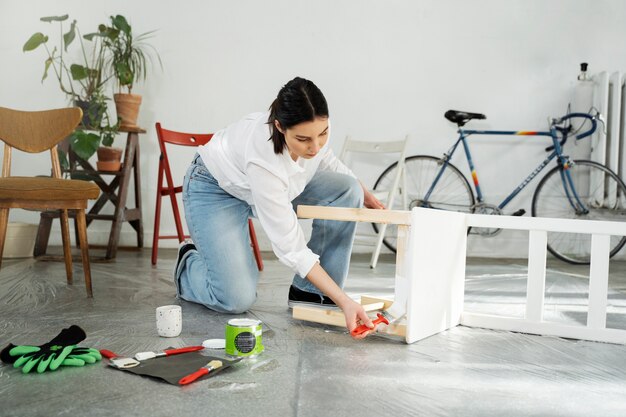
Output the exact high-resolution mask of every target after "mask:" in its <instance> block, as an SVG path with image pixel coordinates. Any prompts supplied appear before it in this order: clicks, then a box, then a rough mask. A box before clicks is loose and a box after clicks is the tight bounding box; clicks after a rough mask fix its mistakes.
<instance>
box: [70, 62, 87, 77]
mask: <svg viewBox="0 0 626 417" xmlns="http://www.w3.org/2000/svg"><path fill="white" fill-rule="evenodd" d="M88 69H89V68H87V67H83V66H82V65H78V64H72V65H71V66H70V72H71V73H72V79H73V80H76V81H79V80H84V79H85V78H87V77H88V76H89V72H88Z"/></svg>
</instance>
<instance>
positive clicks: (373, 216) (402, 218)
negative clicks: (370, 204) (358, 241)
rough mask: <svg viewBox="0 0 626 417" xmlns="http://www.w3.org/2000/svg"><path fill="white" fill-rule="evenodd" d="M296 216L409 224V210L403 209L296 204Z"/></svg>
mask: <svg viewBox="0 0 626 417" xmlns="http://www.w3.org/2000/svg"><path fill="white" fill-rule="evenodd" d="M298 217H300V218H303V219H323V220H340V221H348V222H368V223H382V224H404V225H410V221H411V212H410V211H405V210H377V209H364V208H363V209H358V208H345V207H322V206H298Z"/></svg>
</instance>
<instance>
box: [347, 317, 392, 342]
mask: <svg viewBox="0 0 626 417" xmlns="http://www.w3.org/2000/svg"><path fill="white" fill-rule="evenodd" d="M372 323H374V329H375V328H376V325H378V324H380V323H385V324H389V320H387V318H386V317H385V316H383V315H382V314H380V313H378V317H377V318H375V319H374V320H372ZM374 329H371V328H369V327H367V326H366V325H365V324H361V325H360V326H358V327H357V328H355V329H354V330H352V331H351V332H350V334H351V335H352V336H358V335H361V334H363V333H365V332H367V331H368V330H374Z"/></svg>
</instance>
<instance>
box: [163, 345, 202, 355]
mask: <svg viewBox="0 0 626 417" xmlns="http://www.w3.org/2000/svg"><path fill="white" fill-rule="evenodd" d="M202 349H204V346H187V347H184V348H178V349H168V350H164V351H163V353H165V354H166V355H167V356H169V355H176V354H178V353H187V352H195V351H197V350H202Z"/></svg>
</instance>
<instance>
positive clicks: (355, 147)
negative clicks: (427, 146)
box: [339, 135, 409, 268]
mask: <svg viewBox="0 0 626 417" xmlns="http://www.w3.org/2000/svg"><path fill="white" fill-rule="evenodd" d="M408 140H409V137H408V135H407V136H405V137H404V139H403V140H397V141H384V142H374V141H361V140H354V139H352V138H351V137H350V136H347V137H346V141H345V142H344V144H343V149H342V151H341V154H340V157H339V159H341V160H342V162H343V163H344V164H346V166H349V167H350V166H351V165H353V164H351V162H353V161H352V160H353V159H354V155H350V154H356V153H368V154H374V153H376V154H398V169H397V170H396V175H395V178H394V180H393V183H392V186H391V188H389V189H384V190H380V189H377V190H373V191H372V192H373V193H374V195H375V196H376V198H378V199H379V200H380V201H381V202H382V203H383V204H384V205H385V206H386V207H387V208H388V209H396V210H405V209H406V202H405V204H403V207H392V206H393V202H394V201H395V198H396V196H397V194H398V193H399V192H401V190H404V189H405V186H404V185H405V184H406V179H405V175H404V160H405V158H406V146H407V143H408ZM351 168H352V167H351ZM401 184H402V187H400V185H401ZM401 197H402V200H401V201H403V200H405V198H404V196H401ZM386 231H387V225H386V224H379V225H378V233H377V234H369V235H365V234H362V233H357V236H356V238H357V240H355V243H357V244H359V245H373V246H374V251H373V252H372V258H371V260H370V267H371V268H376V264H377V263H378V257H379V255H380V250H381V248H382V245H383V239H384V238H385V232H386Z"/></svg>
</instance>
